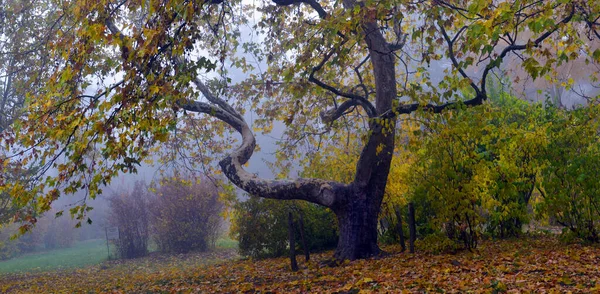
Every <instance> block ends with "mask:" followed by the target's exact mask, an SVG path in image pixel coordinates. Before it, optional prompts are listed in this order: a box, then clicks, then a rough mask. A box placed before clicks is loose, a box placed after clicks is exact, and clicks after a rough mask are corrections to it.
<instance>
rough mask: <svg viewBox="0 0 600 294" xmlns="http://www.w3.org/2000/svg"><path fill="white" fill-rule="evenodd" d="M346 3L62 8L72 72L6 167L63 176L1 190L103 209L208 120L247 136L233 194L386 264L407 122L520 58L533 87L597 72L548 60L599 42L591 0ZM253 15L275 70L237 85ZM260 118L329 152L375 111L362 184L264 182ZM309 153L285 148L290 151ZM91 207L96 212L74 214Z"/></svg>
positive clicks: (31, 109) (55, 48)
mask: <svg viewBox="0 0 600 294" xmlns="http://www.w3.org/2000/svg"><path fill="white" fill-rule="evenodd" d="M338 4H339V3H337V2H333V1H326V2H323V3H318V2H316V1H308V0H307V1H280V0H276V1H273V2H261V3H258V4H257V6H248V5H242V4H241V3H240V2H238V1H227V2H225V1H218V0H215V1H208V2H194V1H169V0H165V1H125V0H123V1H111V0H103V1H63V2H61V3H58V4H56V7H54V9H53V10H52V11H56V15H59V19H60V24H59V25H58V26H57V27H58V28H59V29H57V33H56V34H49V35H48V38H49V39H50V40H52V42H50V44H51V45H50V46H49V48H48V49H49V52H51V53H52V54H53V56H57V58H58V59H59V60H58V61H57V63H56V66H55V67H53V68H52V69H49V70H48V71H47V76H48V79H45V80H44V81H45V84H44V87H42V88H41V89H40V90H39V92H37V93H34V94H33V95H31V99H30V101H29V102H28V103H27V110H26V114H27V116H26V117H25V118H23V119H22V120H20V124H19V126H18V127H17V128H16V129H15V132H14V133H9V134H6V135H5V136H4V138H3V141H4V142H6V143H7V144H8V146H9V151H10V152H12V153H13V154H19V153H20V152H21V149H20V148H21V146H25V147H26V148H28V149H27V150H26V151H27V152H24V153H23V155H22V156H19V157H13V158H10V159H8V158H4V159H3V160H2V166H6V164H5V163H6V162H7V161H15V162H18V163H19V164H21V165H27V164H34V163H37V164H40V165H42V166H43V167H44V168H42V169H41V170H40V174H43V172H45V171H46V170H48V168H53V169H56V171H57V175H56V176H47V177H46V178H44V179H45V180H44V181H43V182H40V183H39V184H38V185H36V187H35V188H34V189H25V188H24V187H25V186H24V185H23V183H22V182H14V183H3V184H2V185H1V186H0V187H1V190H2V191H4V192H8V193H10V195H11V196H12V197H17V196H16V195H19V196H18V197H20V198H21V199H22V203H30V202H32V201H37V203H39V205H38V207H39V210H42V211H44V210H48V209H49V207H50V203H52V201H54V199H56V198H57V197H58V196H59V195H61V194H63V193H66V194H69V193H74V192H75V191H77V190H78V189H85V190H87V191H89V193H90V197H92V198H93V197H95V195H96V194H97V193H98V192H99V191H100V190H101V189H100V187H101V186H102V185H104V184H107V183H109V182H110V180H111V179H112V178H113V177H114V176H116V175H117V174H118V173H120V172H134V171H136V166H137V165H138V164H139V163H140V162H141V160H143V159H144V158H146V157H148V155H149V154H150V151H151V150H152V149H151V148H152V147H153V146H158V145H160V144H162V143H164V142H166V141H167V140H168V139H169V137H170V135H174V134H175V130H176V129H177V128H178V127H179V126H181V124H179V122H182V121H189V120H191V121H195V120H197V121H202V122H205V124H204V125H206V126H207V127H206V129H204V131H205V134H210V135H205V136H204V137H203V138H208V137H211V138H219V137H221V136H222V135H223V134H224V133H223V132H224V131H225V130H227V131H235V132H237V133H239V134H240V135H241V141H239V145H238V146H237V147H236V148H234V149H233V150H230V151H229V152H228V153H227V155H226V156H225V157H224V158H223V159H222V160H221V161H220V167H221V170H222V171H223V173H224V174H225V175H226V176H227V178H228V179H229V180H230V181H231V182H232V183H233V184H235V185H236V186H238V187H240V188H242V189H244V190H245V191H247V192H249V193H251V194H254V195H258V196H260V197H265V198H274V199H299V200H306V201H309V202H313V203H316V204H319V205H322V206H325V207H328V208H330V209H331V210H332V211H333V212H334V213H335V214H336V216H337V219H338V225H339V234H340V238H339V242H338V247H337V249H336V252H335V258H337V259H357V258H365V257H369V256H373V255H377V254H379V252H380V249H379V247H378V245H377V218H378V215H379V212H380V207H381V203H382V201H383V197H384V194H385V188H386V184H387V178H388V174H389V169H390V166H391V161H392V157H393V154H394V142H395V129H396V120H397V117H398V116H399V115H402V114H408V113H412V112H415V111H423V112H430V113H439V112H442V111H443V110H445V109H448V108H454V107H456V106H457V105H467V106H473V105H479V104H482V103H483V102H484V101H485V100H486V99H487V97H488V92H487V89H486V80H487V77H488V75H489V74H490V73H491V71H492V70H493V69H495V68H497V67H498V66H499V65H500V64H501V63H502V61H503V60H504V58H506V57H507V55H509V54H518V56H520V57H521V58H522V59H523V62H522V65H523V66H524V68H525V69H526V70H527V72H528V73H529V74H530V75H531V76H532V77H533V78H538V77H540V76H543V75H545V74H547V73H549V72H551V71H552V65H553V64H556V63H561V62H568V61H570V60H571V59H572V58H574V57H576V56H579V55H580V54H584V53H585V54H589V56H590V57H589V59H590V61H591V62H597V61H598V59H600V54H596V53H600V51H597V50H596V51H594V50H592V49H591V48H590V47H585V48H583V50H582V51H579V50H575V49H576V48H571V49H569V50H565V51H564V52H561V53H560V54H556V55H558V56H555V55H553V54H552V53H551V52H550V51H548V50H545V48H544V46H545V44H546V43H550V42H554V40H553V38H559V36H563V35H568V36H570V37H571V38H573V40H574V41H581V40H583V38H582V35H581V34H580V31H579V30H577V29H576V27H578V26H583V27H584V28H587V31H588V32H590V36H598V34H597V31H596V30H597V25H596V24H595V22H596V21H597V15H598V13H599V11H600V7H599V5H598V4H597V3H596V2H593V1H562V0H555V1H533V0H532V1H504V2H496V1H491V0H488V1H480V0H475V1H466V0H465V1H459V2H456V3H454V2H452V3H449V2H445V1H430V2H413V1H398V0H396V1H383V2H378V3H365V2H360V1H353V0H347V1H343V3H342V5H338ZM256 11H259V12H260V16H259V17H258V19H259V20H258V22H257V23H256V24H255V25H254V28H255V29H256V30H257V31H258V32H259V33H260V34H261V36H262V37H263V40H262V41H261V44H260V46H255V45H256V44H248V45H244V46H243V48H245V49H246V50H248V51H252V53H255V54H256V55H258V56H261V57H263V58H264V59H261V60H266V63H267V65H268V68H267V70H266V71H265V72H262V73H261V74H256V73H254V74H251V73H248V79H247V80H246V81H245V82H242V83H240V84H239V85H237V86H235V87H234V86H233V85H230V84H231V82H230V80H229V79H228V75H227V71H226V70H225V65H232V66H234V67H239V68H241V69H242V70H251V69H252V68H251V64H249V63H248V61H247V60H246V59H244V58H242V57H239V56H238V55H235V53H236V50H237V49H239V48H240V47H241V45H240V41H239V37H240V35H241V30H240V27H239V25H240V24H246V23H247V19H249V17H248V16H249V15H252V13H255V12H256ZM409 32H410V35H407V33H409ZM581 42H583V41H581ZM576 43H577V42H576ZM203 54H206V56H201V55H203ZM444 59H445V60H449V61H451V65H452V66H451V67H449V68H447V69H446V73H445V75H444V76H443V77H442V78H441V79H434V78H433V77H432V76H431V73H430V72H428V71H427V67H428V66H430V65H431V64H432V63H435V62H439V61H442V60H444ZM538 59H539V60H538ZM217 65H220V67H217ZM215 68H217V69H218V71H217V73H218V74H219V75H220V77H221V78H219V79H217V80H216V81H215V80H213V81H212V82H211V81H210V79H208V78H207V77H205V76H203V75H202V72H203V70H206V69H215ZM476 69H480V70H476ZM471 73H472V74H471ZM470 74H471V75H470ZM115 79H116V81H115ZM113 81H114V82H113ZM466 88H470V89H472V93H473V95H472V96H469V97H466V98H464V99H463V98H462V97H461V96H460V95H459V94H460V92H461V91H464V90H465V89H466ZM257 94H260V95H258V96H257ZM453 101H461V102H460V103H455V102H453ZM248 108H249V109H252V110H253V111H255V112H256V113H257V114H258V115H259V116H261V120H260V121H258V123H257V127H258V128H261V127H262V128H263V129H266V130H268V129H269V126H270V125H271V124H272V123H273V122H274V121H277V120H279V121H285V122H286V123H287V124H288V131H287V133H286V134H287V136H288V137H289V138H290V139H291V140H292V141H291V142H294V141H297V142H298V141H299V140H302V138H303V137H306V142H307V143H309V144H312V143H317V144H318V142H319V141H323V140H328V139H329V138H330V137H329V134H330V133H328V132H326V131H327V130H329V129H330V130H332V131H336V130H340V128H341V127H342V126H343V125H341V124H339V123H338V122H339V121H340V120H343V117H344V115H346V114H347V113H354V114H355V115H362V116H363V117H364V118H365V123H364V124H362V125H359V126H356V125H353V126H352V127H353V128H357V129H358V130H359V132H358V133H361V134H364V141H363V142H364V143H363V146H362V149H361V153H360V156H359V157H358V160H357V163H356V173H355V174H354V176H353V178H352V181H351V182H350V183H340V182H337V181H328V180H323V179H304V178H301V179H292V180H266V179H261V178H259V177H257V176H256V175H255V174H252V173H249V172H247V171H246V170H244V164H246V163H247V162H248V160H249V159H250V157H251V156H252V154H253V151H254V149H255V147H256V138H255V137H254V134H253V126H251V125H249V124H248V123H247V121H246V119H245V118H244V116H243V114H244V110H245V109H248ZM203 115H207V116H203ZM183 117H185V119H184V118H183ZM190 117H192V118H190ZM311 134H312V135H311ZM178 135H180V136H183V137H185V136H186V133H183V134H182V133H179V134H178ZM309 137H311V138H309ZM201 138H202V137H201ZM182 139H183V138H182ZM185 146H198V145H197V144H196V143H194V145H191V144H188V145H182V146H181V147H185ZM297 146H300V145H298V144H296V145H294V144H289V145H285V146H283V148H288V150H287V151H286V152H293V150H294V147H297ZM96 150H98V152H96ZM192 150H193V149H192ZM223 150H227V149H223ZM88 155H89V156H88ZM280 157H282V156H280ZM58 158H61V161H58V160H57V159H58ZM62 159H64V160H62ZM192 160H193V159H192ZM198 162H201V161H200V160H199V161H198ZM85 211H86V204H83V205H81V206H79V207H78V210H77V211H74V213H75V214H84V213H85Z"/></svg>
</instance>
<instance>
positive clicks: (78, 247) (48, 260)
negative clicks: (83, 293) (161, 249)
mask: <svg viewBox="0 0 600 294" xmlns="http://www.w3.org/2000/svg"><path fill="white" fill-rule="evenodd" d="M237 245H238V242H237V241H234V240H231V239H229V238H220V239H219V240H217V242H216V247H217V248H220V249H233V248H237ZM110 250H111V252H110V254H111V256H114V255H113V254H114V251H113V250H114V247H113V246H111V248H110ZM150 251H154V250H153V248H150ZM105 260H107V252H106V240H103V239H98V240H88V241H84V242H79V243H76V244H75V245H74V246H73V247H71V248H64V249H57V250H51V251H46V252H39V253H32V254H27V255H23V256H19V257H16V258H13V259H9V260H6V261H0V274H6V273H14V272H33V271H48V270H56V269H67V268H81V267H85V266H89V265H95V264H99V263H101V262H103V261H105Z"/></svg>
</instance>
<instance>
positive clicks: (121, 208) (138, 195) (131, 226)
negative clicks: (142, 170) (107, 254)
mask: <svg viewBox="0 0 600 294" xmlns="http://www.w3.org/2000/svg"><path fill="white" fill-rule="evenodd" d="M148 198H149V195H148V188H147V186H146V185H145V184H143V183H142V182H136V183H135V185H134V187H133V190H132V191H131V192H128V191H121V192H120V193H115V194H113V195H112V196H111V197H110V198H109V199H108V200H109V204H110V214H109V221H108V223H109V224H110V225H112V226H115V227H117V228H118V229H119V239H118V240H116V241H115V245H116V246H117V251H118V252H119V256H120V257H121V258H135V257H141V256H144V255H146V254H147V253H148V240H149V239H150V213H149V211H148Z"/></svg>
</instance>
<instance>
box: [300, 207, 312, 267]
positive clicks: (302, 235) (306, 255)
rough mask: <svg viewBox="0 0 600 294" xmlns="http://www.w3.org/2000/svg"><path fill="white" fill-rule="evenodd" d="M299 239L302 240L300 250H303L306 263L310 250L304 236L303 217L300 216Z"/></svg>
mask: <svg viewBox="0 0 600 294" xmlns="http://www.w3.org/2000/svg"><path fill="white" fill-rule="evenodd" d="M300 238H302V249H303V250H304V260H305V261H306V262H308V261H309V260H310V249H309V248H308V244H307V243H306V236H305V235H304V217H303V216H302V213H301V214H300Z"/></svg>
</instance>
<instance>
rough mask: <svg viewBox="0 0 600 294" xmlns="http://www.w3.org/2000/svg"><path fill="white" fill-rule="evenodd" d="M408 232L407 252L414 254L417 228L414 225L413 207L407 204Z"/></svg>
mask: <svg viewBox="0 0 600 294" xmlns="http://www.w3.org/2000/svg"><path fill="white" fill-rule="evenodd" d="M408 230H409V232H410V240H409V242H408V243H409V250H410V253H415V240H416V239H417V226H416V224H415V207H414V205H413V204H412V203H409V204H408Z"/></svg>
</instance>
